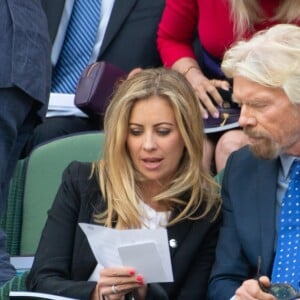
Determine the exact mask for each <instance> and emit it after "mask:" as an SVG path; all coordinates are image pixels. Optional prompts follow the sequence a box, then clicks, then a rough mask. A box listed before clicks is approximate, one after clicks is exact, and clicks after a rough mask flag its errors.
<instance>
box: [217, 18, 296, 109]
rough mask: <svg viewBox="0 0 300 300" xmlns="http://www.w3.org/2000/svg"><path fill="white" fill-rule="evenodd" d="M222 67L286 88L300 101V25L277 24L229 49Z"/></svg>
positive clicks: (232, 73) (227, 71)
mask: <svg viewBox="0 0 300 300" xmlns="http://www.w3.org/2000/svg"><path fill="white" fill-rule="evenodd" d="M221 68H222V70H223V72H224V74H225V75H226V76H227V77H228V78H232V77H233V76H236V75H240V76H244V77H246V78H248V79H250V80H252V81H254V82H257V83H259V84H262V85H264V86H267V87H274V88H277V87H280V88H282V89H283V90H284V91H285V93H286V94H287V96H288V97H289V99H290V101H291V102H293V103H298V104H299V103H300V27H299V26H296V25H291V24H278V25H274V26H272V27H271V28H269V29H268V30H264V31H260V32H258V33H256V34H255V35H254V36H253V37H252V38H251V39H250V40H249V41H240V42H237V43H236V44H235V45H234V46H233V47H231V48H230V49H229V50H227V52H225V55H224V58H223V61H222V64H221Z"/></svg>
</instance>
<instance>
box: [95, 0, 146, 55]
mask: <svg viewBox="0 0 300 300" xmlns="http://www.w3.org/2000/svg"><path fill="white" fill-rule="evenodd" d="M137 1H138V0H115V3H114V7H113V9H112V12H111V16H110V19H109V22H108V25H107V28H106V32H105V35H104V39H103V43H102V46H101V49H100V53H99V56H101V55H102V53H103V52H104V51H105V49H106V48H107V47H108V46H109V44H110V43H111V41H112V40H113V39H114V37H115V36H116V34H117V33H118V31H119V30H120V28H121V27H122V25H123V23H124V22H125V20H126V18H127V17H128V15H129V14H130V12H131V11H132V10H133V9H134V6H135V4H136V2H137ZM149 1H150V0H149Z"/></svg>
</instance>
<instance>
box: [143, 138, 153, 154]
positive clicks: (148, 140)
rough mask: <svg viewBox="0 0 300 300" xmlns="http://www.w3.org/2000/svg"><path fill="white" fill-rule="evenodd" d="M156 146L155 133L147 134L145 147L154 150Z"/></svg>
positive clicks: (144, 142)
mask: <svg viewBox="0 0 300 300" xmlns="http://www.w3.org/2000/svg"><path fill="white" fill-rule="evenodd" d="M155 147H156V142H155V138H154V136H153V134H146V135H145V137H144V141H143V148H144V149H145V150H147V151H149V150H153V149H155Z"/></svg>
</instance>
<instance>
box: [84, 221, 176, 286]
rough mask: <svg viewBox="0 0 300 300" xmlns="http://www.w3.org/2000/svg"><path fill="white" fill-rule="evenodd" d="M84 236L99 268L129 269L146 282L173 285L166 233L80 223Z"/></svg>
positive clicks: (155, 230) (163, 230)
mask: <svg viewBox="0 0 300 300" xmlns="http://www.w3.org/2000/svg"><path fill="white" fill-rule="evenodd" d="M79 225H80V227H81V229H82V230H83V232H84V233H85V235H86V236H87V239H88V241H89V244H90V247H91V249H92V251H93V253H94V255H95V258H96V260H97V262H98V269H97V274H99V266H100V269H101V268H105V267H116V266H127V267H132V268H134V269H135V270H136V272H137V273H139V274H141V275H142V276H143V277H144V279H145V281H146V282H147V283H151V282H172V281H173V271H172V265H171V258H170V250H169V243H168V235H167V230H166V229H165V228H159V229H126V230H118V229H113V228H107V227H104V226H100V225H92V224H85V223H79Z"/></svg>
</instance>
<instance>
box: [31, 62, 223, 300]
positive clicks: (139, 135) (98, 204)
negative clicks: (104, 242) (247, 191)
mask: <svg viewBox="0 0 300 300" xmlns="http://www.w3.org/2000/svg"><path fill="white" fill-rule="evenodd" d="M202 126H203V124H202V118H201V114H200V108H199V104H198V100H197V98H196V96H195V94H194V91H193V89H192V87H191V85H190V84H189V82H188V81H187V80H186V79H185V77H184V76H183V75H182V74H180V73H179V72H177V71H173V70H166V69H164V68H160V69H149V70H142V71H141V72H139V73H137V74H135V75H133V76H131V77H130V78H129V79H127V80H125V81H124V82H122V83H121V84H120V86H119V87H118V89H117V90H116V92H115V94H114V97H113V98H112V101H111V103H110V105H109V107H108V109H107V112H106V115H105V120H104V129H105V146H104V153H103V159H101V160H99V161H97V162H94V163H93V164H87V163H79V162H74V163H72V164H71V165H70V166H69V167H68V168H67V169H66V171H65V173H64V176H63V183H62V186H61V188H60V189H59V192H58V194H57V197H56V199H55V202H54V204H53V207H52V208H51V210H50V213H49V217H48V221H47V223H46V226H45V229H44V231H43V235H42V239H41V241H40V245H39V249H38V251H37V253H36V258H35V262H34V265H33V267H32V270H31V272H30V274H29V276H28V278H29V279H28V288H29V289H31V290H34V291H39V292H48V293H49V292H50V293H56V294H58V295H62V296H68V297H73V298H79V299H91V300H99V299H101V300H104V299H113V300H115V299H136V300H143V299H157V300H159V299H172V300H173V299H204V297H205V295H206V290H207V284H208V277H209V273H210V269H211V266H212V263H213V260H214V252H215V245H216V242H217V237H218V231H219V226H220V197H219V193H218V186H217V185H216V183H215V182H214V180H213V178H212V177H211V176H210V174H209V172H208V171H206V170H205V168H204V167H203V165H202V155H203V142H204V136H203V131H202V130H199V128H200V129H201V128H202ZM83 147H84V145H83ZM79 222H92V223H96V224H100V225H102V226H106V227H109V228H117V229H139V228H143V229H149V230H151V229H155V228H160V227H164V228H166V229H167V234H168V238H169V242H170V252H171V262H172V268H173V275H174V282H170V283H164V284H160V283H159V282H157V283H152V284H147V282H145V280H144V277H143V274H139V273H138V272H137V271H136V270H135V269H134V268H132V267H131V266H128V267H123V266H117V267H107V268H103V267H101V266H100V271H97V270H99V265H98V266H97V264H96V261H95V258H94V256H93V254H92V253H91V250H90V249H89V246H88V243H87V240H86V239H85V237H84V236H83V233H82V232H81V231H80V230H79V229H78V223H79ZM54 241H55V243H54ZM57 244H59V245H60V246H59V247H56V245H57ZM58 248H59V249H58ZM141 255H143V254H141ZM79 270H80V271H79ZM95 273H96V274H95ZM91 276H92V277H91ZM89 279H90V280H92V281H88V280H89ZM129 297H131V298H129ZM132 297H133V298H132Z"/></svg>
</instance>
